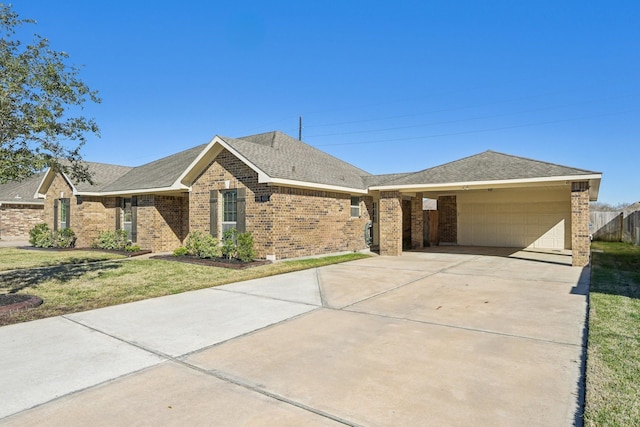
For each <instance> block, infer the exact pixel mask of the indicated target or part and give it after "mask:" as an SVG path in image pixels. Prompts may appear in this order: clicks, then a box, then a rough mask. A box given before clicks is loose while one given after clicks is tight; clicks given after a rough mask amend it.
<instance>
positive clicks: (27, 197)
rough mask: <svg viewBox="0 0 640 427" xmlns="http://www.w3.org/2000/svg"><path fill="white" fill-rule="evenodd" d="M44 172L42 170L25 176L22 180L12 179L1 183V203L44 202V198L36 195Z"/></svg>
mask: <svg viewBox="0 0 640 427" xmlns="http://www.w3.org/2000/svg"><path fill="white" fill-rule="evenodd" d="M44 174H45V173H44V172H41V173H37V174H35V175H33V176H30V177H29V178H25V179H24V180H22V181H11V182H7V183H6V184H0V203H6V204H9V203H11V204H13V203H15V204H20V203H37V204H40V203H44V200H43V199H37V198H35V197H34V196H35V195H36V191H37V190H38V187H39V185H40V182H42V178H43V177H44Z"/></svg>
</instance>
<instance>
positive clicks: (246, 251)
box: [237, 232, 256, 262]
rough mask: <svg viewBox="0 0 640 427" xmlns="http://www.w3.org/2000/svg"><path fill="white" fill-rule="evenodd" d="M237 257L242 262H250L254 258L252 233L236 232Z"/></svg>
mask: <svg viewBox="0 0 640 427" xmlns="http://www.w3.org/2000/svg"><path fill="white" fill-rule="evenodd" d="M237 257H238V259H239V260H240V261H242V262H251V261H253V260H254V259H255V258H256V252H255V251H254V250H253V235H252V234H251V233H249V232H246V233H240V234H238V250H237Z"/></svg>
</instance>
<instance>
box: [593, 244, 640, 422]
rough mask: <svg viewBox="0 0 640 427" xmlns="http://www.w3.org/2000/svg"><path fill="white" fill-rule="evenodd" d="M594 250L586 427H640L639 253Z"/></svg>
mask: <svg viewBox="0 0 640 427" xmlns="http://www.w3.org/2000/svg"><path fill="white" fill-rule="evenodd" d="M592 249H593V250H595V251H596V252H595V253H593V258H592V271H591V289H590V297H589V298H590V309H589V342H588V348H587V374H586V392H587V393H586V407H585V425H587V426H638V425H640V248H639V247H637V246H632V245H629V244H625V243H609V242H593V244H592ZM598 251H602V252H598Z"/></svg>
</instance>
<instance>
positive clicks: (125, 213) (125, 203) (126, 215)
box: [122, 198, 133, 240]
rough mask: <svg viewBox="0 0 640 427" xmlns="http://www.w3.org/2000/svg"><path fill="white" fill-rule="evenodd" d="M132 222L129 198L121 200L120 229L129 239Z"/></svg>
mask: <svg viewBox="0 0 640 427" xmlns="http://www.w3.org/2000/svg"><path fill="white" fill-rule="evenodd" d="M132 224H133V209H131V198H127V199H123V200H122V229H123V230H124V231H126V232H127V239H129V240H131V231H132V227H131V225H132Z"/></svg>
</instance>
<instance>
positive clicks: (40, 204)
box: [0, 200, 44, 206]
mask: <svg viewBox="0 0 640 427" xmlns="http://www.w3.org/2000/svg"><path fill="white" fill-rule="evenodd" d="M2 205H30V206H43V205H44V201H38V202H26V201H20V202H16V201H12V200H4V201H1V202H0V206H2Z"/></svg>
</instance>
